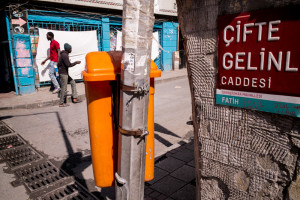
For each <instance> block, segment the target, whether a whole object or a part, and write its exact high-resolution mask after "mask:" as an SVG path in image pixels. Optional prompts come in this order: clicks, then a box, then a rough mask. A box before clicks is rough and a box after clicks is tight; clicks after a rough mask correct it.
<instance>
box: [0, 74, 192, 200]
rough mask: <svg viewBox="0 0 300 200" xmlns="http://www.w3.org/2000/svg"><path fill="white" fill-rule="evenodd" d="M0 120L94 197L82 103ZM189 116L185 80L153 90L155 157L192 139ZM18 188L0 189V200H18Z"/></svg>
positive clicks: (106, 191) (3, 113)
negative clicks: (184, 140) (179, 143)
mask: <svg viewBox="0 0 300 200" xmlns="http://www.w3.org/2000/svg"><path fill="white" fill-rule="evenodd" d="M0 115H1V118H0V119H1V120H3V121H4V122H6V123H7V124H8V125H9V126H10V127H11V128H12V129H14V130H15V131H16V133H18V134H20V135H21V136H22V137H23V138H24V139H25V140H26V141H28V142H29V143H30V144H31V145H32V146H33V147H34V148H35V149H37V150H38V151H40V152H41V153H43V154H45V155H47V156H48V158H49V159H50V160H51V161H52V162H53V163H55V165H56V166H57V167H61V169H63V170H65V171H66V172H67V173H69V174H71V175H73V176H74V177H75V179H76V180H78V181H79V182H80V183H81V184H82V185H84V186H87V187H88V189H89V191H90V192H94V194H96V195H99V192H98V191H97V190H96V189H95V188H94V185H93V172H92V166H91V157H90V146H89V145H90V144H89V135H88V120H87V111H86V101H84V102H83V103H81V104H74V105H73V104H72V105H71V106H70V107H66V108H59V107H58V106H54V107H45V108H39V109H31V110H30V109H24V110H23V109H16V110H4V111H1V113H0ZM190 115H191V98H190V90H189V86H188V80H187V78H184V79H178V80H172V81H168V82H162V83H159V84H157V85H156V94H155V131H156V132H155V133H156V136H155V151H156V152H155V155H156V156H158V155H162V154H164V153H166V152H167V151H168V150H169V149H170V148H171V146H172V145H173V144H175V143H177V142H179V141H181V140H183V139H185V138H189V137H191V136H192V132H191V131H192V126H191V125H188V124H187V122H188V121H190ZM0 168H3V165H0ZM0 171H1V172H0V175H1V179H2V177H3V178H4V179H6V180H8V181H7V182H11V181H13V180H14V178H13V177H12V176H11V175H8V174H3V172H2V170H0ZM177 176H178V175H177ZM2 184H3V183H2ZM0 186H1V184H0ZM22 187H23V186H20V187H17V188H13V189H12V190H11V191H5V192H3V191H1V190H2V188H7V187H2V186H1V187H0V193H1V194H4V195H5V196H3V195H2V197H1V198H0V199H12V200H13V199H20V198H19V197H18V195H15V194H14V193H15V192H17V193H18V194H22V193H23V195H26V194H25V190H24V189H22ZM105 195H107V197H108V198H113V194H112V191H111V189H104V190H103V191H102V196H105ZM21 196H22V195H21ZM14 197H15V198H14ZM24 199H25V198H24Z"/></svg>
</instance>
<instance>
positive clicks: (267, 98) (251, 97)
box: [216, 89, 300, 117]
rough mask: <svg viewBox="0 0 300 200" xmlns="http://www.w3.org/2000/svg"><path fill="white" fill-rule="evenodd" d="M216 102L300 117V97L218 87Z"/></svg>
mask: <svg viewBox="0 0 300 200" xmlns="http://www.w3.org/2000/svg"><path fill="white" fill-rule="evenodd" d="M216 103H217V104H220V105H225V106H233V107H238V108H246V109H252V110H259V111H264V112H270V113H276V114H282V115H289V116H293V117H300V98H298V97H289V96H281V95H270V94H259V93H249V92H240V91H230V90H219V89H217V94H216Z"/></svg>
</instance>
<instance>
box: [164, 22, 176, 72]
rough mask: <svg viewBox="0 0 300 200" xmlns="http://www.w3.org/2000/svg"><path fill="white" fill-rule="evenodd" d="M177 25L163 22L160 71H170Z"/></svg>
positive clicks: (174, 49)
mask: <svg viewBox="0 0 300 200" xmlns="http://www.w3.org/2000/svg"><path fill="white" fill-rule="evenodd" d="M177 27H178V23H175V22H163V28H162V29H163V30H162V47H163V49H164V51H162V70H165V71H167V70H172V54H173V52H174V51H176V50H177Z"/></svg>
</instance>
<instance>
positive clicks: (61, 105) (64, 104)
mask: <svg viewBox="0 0 300 200" xmlns="http://www.w3.org/2000/svg"><path fill="white" fill-rule="evenodd" d="M68 106H69V104H67V103H63V104H59V107H68Z"/></svg>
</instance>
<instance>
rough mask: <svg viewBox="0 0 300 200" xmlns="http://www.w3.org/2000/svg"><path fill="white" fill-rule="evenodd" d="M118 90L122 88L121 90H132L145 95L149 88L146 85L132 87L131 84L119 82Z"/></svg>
mask: <svg viewBox="0 0 300 200" xmlns="http://www.w3.org/2000/svg"><path fill="white" fill-rule="evenodd" d="M120 90H122V91H123V92H133V93H137V94H140V95H141V94H144V95H146V94H147V93H148V92H149V89H148V87H147V86H146V85H145V86H143V87H133V86H128V85H123V84H120Z"/></svg>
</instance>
